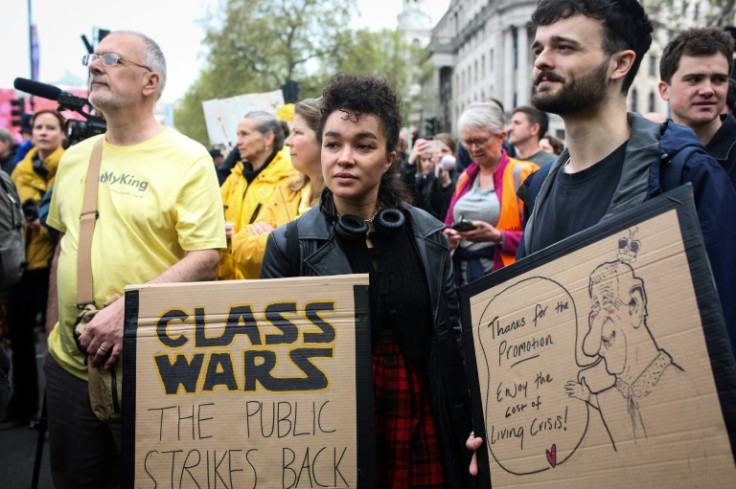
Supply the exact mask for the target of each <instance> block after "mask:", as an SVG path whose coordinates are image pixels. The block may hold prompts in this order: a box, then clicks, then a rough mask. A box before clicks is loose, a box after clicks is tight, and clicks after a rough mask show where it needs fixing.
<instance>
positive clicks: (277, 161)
mask: <svg viewBox="0 0 736 489" xmlns="http://www.w3.org/2000/svg"><path fill="white" fill-rule="evenodd" d="M288 133H289V127H288V124H287V123H286V122H283V121H281V120H279V119H278V118H277V117H276V116H275V115H273V114H271V113H269V112H265V111H261V110H259V111H254V112H249V113H248V114H246V115H245V117H243V119H241V121H240V122H239V123H238V137H237V145H238V151H239V152H240V158H241V161H239V162H238V163H237V164H236V165H235V167H234V168H233V169H232V170H231V172H230V176H228V177H227V179H226V180H225V183H223V184H222V187H221V188H220V192H221V193H222V203H223V206H224V207H225V223H226V225H225V234H226V236H227V240H228V248H227V249H226V250H223V251H222V255H221V259H220V269H219V272H218V278H219V279H220V280H232V279H243V278H245V277H244V276H243V274H242V272H241V271H240V269H239V268H238V267H237V266H235V263H234V261H233V255H232V243H231V239H232V237H233V236H234V235H235V234H237V233H239V232H240V230H241V229H245V228H246V226H248V225H250V224H254V223H256V222H258V219H259V217H260V214H261V211H262V210H263V208H264V206H265V205H266V204H267V203H268V202H269V201H270V200H271V197H272V196H273V194H274V192H275V191H276V189H277V188H278V187H279V186H280V185H281V184H282V183H284V182H285V181H286V180H288V179H289V175H291V172H292V171H294V168H293V167H292V166H291V158H290V157H289V151H288V149H286V148H284V139H285V137H286V134H288Z"/></svg>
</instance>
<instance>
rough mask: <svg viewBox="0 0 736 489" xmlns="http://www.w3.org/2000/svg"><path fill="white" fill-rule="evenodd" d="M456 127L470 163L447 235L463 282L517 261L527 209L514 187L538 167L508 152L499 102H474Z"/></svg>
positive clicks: (459, 184) (460, 181)
mask: <svg viewBox="0 0 736 489" xmlns="http://www.w3.org/2000/svg"><path fill="white" fill-rule="evenodd" d="M458 127H459V129H460V133H461V135H462V139H461V140H460V143H461V144H462V145H463V146H464V147H465V149H467V151H468V153H469V154H470V158H471V159H472V163H471V164H470V165H469V166H468V167H467V168H466V169H465V170H464V171H463V173H462V174H461V175H460V177H459V178H458V181H457V186H456V187H455V193H454V195H453V196H452V200H451V201H450V208H449V209H448V211H447V216H446V217H445V225H446V226H447V229H445V235H446V236H447V238H448V240H449V242H450V248H452V249H454V254H453V262H454V264H455V276H456V283H457V285H463V284H467V283H470V282H472V281H474V280H477V279H479V278H481V277H483V276H484V275H487V274H489V273H491V272H492V271H494V270H498V269H499V268H502V267H504V266H506V265H510V264H511V263H513V262H514V259H515V256H516V248H517V246H518V244H519V239H520V238H521V231H522V212H523V208H522V204H521V202H520V201H519V199H518V198H517V197H516V190H517V189H518V188H519V185H521V183H522V182H523V181H524V180H525V179H526V177H527V176H529V175H530V174H531V173H533V172H535V171H536V170H537V169H539V167H538V166H537V165H535V164H534V163H530V162H527V161H519V160H516V159H514V158H510V157H509V156H508V155H507V154H506V151H505V150H504V149H503V147H502V145H503V141H504V139H506V131H505V130H504V128H505V127H506V118H505V116H504V112H503V108H502V107H501V105H500V104H499V103H497V102H495V101H492V102H478V103H474V104H470V105H469V106H468V107H467V108H466V109H465V111H464V112H463V113H462V114H460V118H459V119H458Z"/></svg>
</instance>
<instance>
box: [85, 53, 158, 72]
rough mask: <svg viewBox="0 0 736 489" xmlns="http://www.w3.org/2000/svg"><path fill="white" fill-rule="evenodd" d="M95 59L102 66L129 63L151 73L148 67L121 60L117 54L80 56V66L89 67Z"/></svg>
mask: <svg viewBox="0 0 736 489" xmlns="http://www.w3.org/2000/svg"><path fill="white" fill-rule="evenodd" d="M96 59H99V60H100V61H102V64H103V65H104V66H115V65H116V64H118V63H120V64H121V65H124V64H125V63H130V64H132V65H136V66H140V67H141V68H143V69H146V70H148V71H153V70H152V69H151V68H149V67H148V66H145V65H142V64H140V63H136V62H135V61H130V60H127V59H126V60H123V58H121V57H120V55H119V54H115V53H105V54H85V55H84V56H82V64H83V65H84V66H89V65H91V64H92V63H94V62H95V60H96Z"/></svg>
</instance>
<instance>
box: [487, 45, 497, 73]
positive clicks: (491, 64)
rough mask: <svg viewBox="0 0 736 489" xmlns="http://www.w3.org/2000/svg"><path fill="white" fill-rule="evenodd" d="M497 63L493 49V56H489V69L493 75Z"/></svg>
mask: <svg viewBox="0 0 736 489" xmlns="http://www.w3.org/2000/svg"><path fill="white" fill-rule="evenodd" d="M495 63H496V58H495V56H494V55H493V49H491V54H490V56H488V65H489V68H490V70H491V73H493V70H495V69H496V68H495Z"/></svg>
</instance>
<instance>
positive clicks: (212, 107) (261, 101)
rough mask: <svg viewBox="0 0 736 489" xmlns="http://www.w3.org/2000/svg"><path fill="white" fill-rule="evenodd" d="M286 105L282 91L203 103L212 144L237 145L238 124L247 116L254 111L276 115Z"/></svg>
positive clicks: (249, 94)
mask: <svg viewBox="0 0 736 489" xmlns="http://www.w3.org/2000/svg"><path fill="white" fill-rule="evenodd" d="M282 105H284V94H283V92H282V91H281V90H274V91H273V92H265V93H248V94H245V95H237V96H235V97H229V98H216V99H212V100H205V101H204V102H202V110H204V119H205V123H206V124H207V134H208V135H209V137H210V144H212V145H217V144H223V145H225V146H227V147H232V146H234V145H235V140H236V139H237V129H238V122H240V120H241V119H242V118H243V117H245V114H247V113H248V112H252V111H254V110H265V111H266V112H271V113H272V114H275V113H276V111H277V110H278V109H279V108H280V107H281V106H282Z"/></svg>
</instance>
